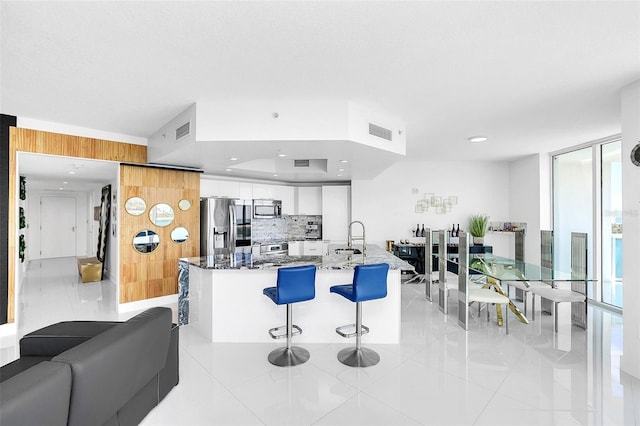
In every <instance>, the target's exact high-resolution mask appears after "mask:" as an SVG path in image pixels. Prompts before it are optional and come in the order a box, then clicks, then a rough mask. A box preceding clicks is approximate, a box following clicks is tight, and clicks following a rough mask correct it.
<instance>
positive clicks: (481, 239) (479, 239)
mask: <svg viewBox="0 0 640 426" xmlns="http://www.w3.org/2000/svg"><path fill="white" fill-rule="evenodd" d="M473 245H474V246H483V245H484V237H473Z"/></svg>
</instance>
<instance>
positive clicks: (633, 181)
mask: <svg viewBox="0 0 640 426" xmlns="http://www.w3.org/2000/svg"><path fill="white" fill-rule="evenodd" d="M621 93H622V223H623V225H622V226H623V235H624V237H623V238H624V243H623V244H624V250H623V259H622V262H623V266H622V267H623V277H624V298H623V302H622V303H623V309H624V318H623V321H624V328H623V341H624V347H623V351H622V352H623V357H622V360H621V362H620V364H621V368H622V370H624V371H626V372H627V373H629V374H631V375H633V376H635V377H638V378H640V362H639V361H638V360H640V311H639V310H638V307H639V306H640V167H637V166H634V165H633V164H632V163H631V160H630V153H631V150H632V149H633V147H634V146H635V145H636V144H638V143H640V120H638V117H640V80H638V81H636V82H635V83H633V84H631V85H629V86H626V87H624V88H623V89H622V92H621Z"/></svg>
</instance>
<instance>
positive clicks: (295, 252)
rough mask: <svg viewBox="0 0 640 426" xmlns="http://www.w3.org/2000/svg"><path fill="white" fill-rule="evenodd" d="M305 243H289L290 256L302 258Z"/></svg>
mask: <svg viewBox="0 0 640 426" xmlns="http://www.w3.org/2000/svg"><path fill="white" fill-rule="evenodd" d="M303 253H304V241H289V256H302V254H303Z"/></svg>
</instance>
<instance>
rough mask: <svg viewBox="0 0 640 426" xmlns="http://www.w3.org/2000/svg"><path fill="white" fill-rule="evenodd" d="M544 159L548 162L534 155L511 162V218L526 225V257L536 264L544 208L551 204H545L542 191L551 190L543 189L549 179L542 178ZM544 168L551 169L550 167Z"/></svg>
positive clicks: (538, 256) (538, 254)
mask: <svg viewBox="0 0 640 426" xmlns="http://www.w3.org/2000/svg"><path fill="white" fill-rule="evenodd" d="M541 161H545V158H541V156H540V155H538V154H534V155H529V156H527V157H524V158H522V159H520V160H516V161H512V162H511V163H509V219H510V220H511V221H512V222H525V223H526V224H527V232H526V234H525V238H524V245H525V247H524V259H525V261H526V262H531V263H535V264H539V263H540V229H542V228H541V222H542V220H541V215H542V208H543V207H545V208H548V206H549V203H546V206H543V203H542V198H543V191H545V190H546V191H545V192H546V196H548V195H549V194H548V192H549V191H548V188H544V185H545V183H546V182H548V179H545V180H544V181H543V179H542V173H543V170H542V169H541V165H540V163H541ZM545 171H546V172H548V167H547V168H546V170H545ZM548 216H549V213H548V212H546V217H548ZM547 225H548V224H547ZM544 229H549V228H544Z"/></svg>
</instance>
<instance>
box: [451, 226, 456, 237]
mask: <svg viewBox="0 0 640 426" xmlns="http://www.w3.org/2000/svg"><path fill="white" fill-rule="evenodd" d="M451 236H452V237H455V236H456V224H455V223H454V224H453V225H451Z"/></svg>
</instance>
